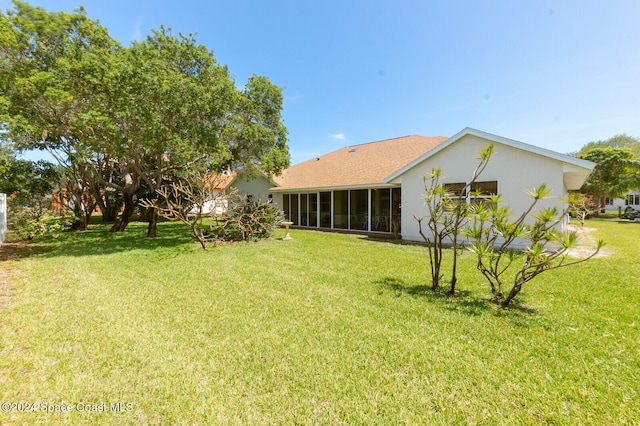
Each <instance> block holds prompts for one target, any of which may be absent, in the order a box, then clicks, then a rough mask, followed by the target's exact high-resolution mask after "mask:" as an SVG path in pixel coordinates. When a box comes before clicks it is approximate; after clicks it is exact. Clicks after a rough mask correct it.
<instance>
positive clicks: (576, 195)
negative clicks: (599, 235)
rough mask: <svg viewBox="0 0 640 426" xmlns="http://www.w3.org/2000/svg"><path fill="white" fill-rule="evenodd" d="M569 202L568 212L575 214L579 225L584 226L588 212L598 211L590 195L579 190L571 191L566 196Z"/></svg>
mask: <svg viewBox="0 0 640 426" xmlns="http://www.w3.org/2000/svg"><path fill="white" fill-rule="evenodd" d="M566 201H567V203H568V204H569V211H568V212H569V213H570V214H572V215H575V216H576V217H577V218H578V220H580V225H582V226H584V220H585V219H586V218H587V216H589V215H590V214H593V213H596V212H597V211H598V205H597V204H596V203H595V201H593V196H592V195H586V194H583V193H581V192H571V193H569V197H568V198H567V200H566Z"/></svg>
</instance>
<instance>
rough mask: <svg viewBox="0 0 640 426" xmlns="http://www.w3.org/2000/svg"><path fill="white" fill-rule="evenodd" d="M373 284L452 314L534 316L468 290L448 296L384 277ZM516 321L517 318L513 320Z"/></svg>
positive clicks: (518, 306) (527, 310)
mask: <svg viewBox="0 0 640 426" xmlns="http://www.w3.org/2000/svg"><path fill="white" fill-rule="evenodd" d="M373 284H374V285H375V286H377V287H380V288H382V289H386V290H389V291H392V292H394V294H395V295H396V296H401V295H402V294H406V295H409V296H412V297H423V298H425V299H426V300H428V301H430V302H433V303H438V304H439V305H440V306H441V307H442V308H443V309H446V310H448V311H452V312H454V311H455V312H461V313H464V314H466V315H470V316H478V315H482V314H486V313H491V314H493V315H496V316H500V317H512V318H513V317H514V316H515V317H519V316H521V315H523V314H524V315H534V314H536V313H537V312H536V310H535V309H533V308H531V307H528V306H526V305H522V304H520V303H519V302H518V301H515V302H513V304H512V305H511V306H510V307H509V308H507V309H503V308H500V307H498V306H497V305H496V304H495V303H494V302H493V301H491V300H490V299H487V298H480V297H475V296H473V294H472V293H471V292H470V291H468V290H457V291H456V292H455V293H454V294H449V293H447V292H446V290H440V291H433V290H432V289H431V286H426V285H415V286H412V285H408V284H406V283H405V282H404V281H403V280H400V279H397V278H392V277H385V278H382V279H379V280H376V281H374V282H373ZM513 319H516V320H517V318H513Z"/></svg>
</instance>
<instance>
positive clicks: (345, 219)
mask: <svg viewBox="0 0 640 426" xmlns="http://www.w3.org/2000/svg"><path fill="white" fill-rule="evenodd" d="M348 226H349V191H335V192H334V193H333V227H334V228H339V229H347V227H348Z"/></svg>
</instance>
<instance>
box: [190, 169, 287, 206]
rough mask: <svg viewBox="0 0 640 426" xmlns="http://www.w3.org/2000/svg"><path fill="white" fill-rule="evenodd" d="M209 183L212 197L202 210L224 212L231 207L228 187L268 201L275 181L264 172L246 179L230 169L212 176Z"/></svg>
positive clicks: (252, 197)
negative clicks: (226, 192) (227, 195)
mask: <svg viewBox="0 0 640 426" xmlns="http://www.w3.org/2000/svg"><path fill="white" fill-rule="evenodd" d="M207 184H208V185H209V186H210V187H211V188H210V189H211V198H210V199H209V200H208V201H207V202H205V204H204V206H203V208H202V212H203V213H204V214H209V213H215V214H222V213H224V212H225V211H227V208H228V207H229V200H228V199H227V197H226V194H225V191H226V189H227V188H231V187H233V188H234V189H236V190H237V191H238V193H239V194H240V195H244V196H247V197H249V198H250V199H253V200H262V201H268V200H271V197H272V195H271V194H270V193H269V190H270V189H271V187H273V185H275V182H274V181H273V179H271V178H269V177H268V176H267V175H266V174H264V173H259V174H258V176H256V177H254V178H252V179H245V178H243V177H242V176H240V175H239V174H238V173H236V172H234V171H228V172H224V173H222V174H219V175H212V176H210V177H209V178H208V182H207ZM194 209H195V208H194Z"/></svg>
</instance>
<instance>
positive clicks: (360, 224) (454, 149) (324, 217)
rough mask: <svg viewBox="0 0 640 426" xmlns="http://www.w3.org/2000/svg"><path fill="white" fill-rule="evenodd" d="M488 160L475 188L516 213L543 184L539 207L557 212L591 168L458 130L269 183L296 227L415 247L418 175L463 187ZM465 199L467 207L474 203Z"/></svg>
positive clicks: (374, 148)
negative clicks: (380, 237)
mask: <svg viewBox="0 0 640 426" xmlns="http://www.w3.org/2000/svg"><path fill="white" fill-rule="evenodd" d="M489 144H493V145H494V148H495V154H494V155H493V156H492V158H491V161H490V163H489V165H488V167H487V168H486V169H485V171H484V172H483V173H482V175H481V176H480V178H479V179H478V181H477V182H476V185H475V188H472V190H474V189H476V190H481V191H482V194H483V195H481V196H479V197H476V198H482V197H487V196H489V195H490V194H501V195H502V197H503V199H504V200H505V202H506V204H507V205H509V206H510V207H511V208H512V210H513V211H514V212H515V213H517V214H519V213H520V212H523V211H525V210H526V208H527V207H528V206H529V204H530V203H531V198H530V197H529V196H528V195H527V193H526V191H527V190H528V189H531V188H533V187H534V186H539V185H540V184H542V183H545V184H546V185H547V186H548V187H549V188H550V189H551V190H552V194H551V196H550V197H549V198H547V199H544V200H541V201H540V202H539V203H538V208H542V207H545V206H552V207H558V209H559V210H560V211H562V208H563V207H564V205H563V201H562V200H563V199H564V198H565V197H566V196H567V191H569V190H577V189H579V188H580V187H581V186H582V184H583V183H584V181H585V180H586V179H587V177H588V176H589V174H590V173H591V171H592V170H593V168H594V167H595V164H594V163H592V162H589V161H586V160H581V159H578V158H575V157H571V156H568V155H564V154H560V153H557V152H554V151H550V150H547V149H543V148H539V147H536V146H533V145H529V144H526V143H522V142H518V141H515V140H512V139H508V138H504V137H501V136H497V135H493V134H490V133H486V132H483V131H480V130H475V129H471V128H465V129H464V130H462V131H461V132H459V133H457V134H456V135H454V136H452V137H450V138H447V137H444V136H436V137H425V136H419V135H413V136H405V137H399V138H395V139H387V140H382V141H377V142H370V143H364V144H359V145H352V146H347V147H344V148H342V149H339V150H337V151H334V152H331V153H328V154H325V155H322V156H320V157H317V158H313V159H311V160H308V161H305V162H303V163H300V164H297V165H294V166H291V167H289V168H288V169H286V170H285V171H284V172H283V173H282V175H280V176H278V177H276V178H274V181H275V183H276V185H275V186H273V187H272V188H271V189H270V193H271V194H272V197H273V198H272V200H273V202H274V203H275V204H277V205H278V206H280V208H281V209H282V210H283V211H284V213H285V216H286V218H287V219H288V220H289V221H291V222H293V223H294V225H295V226H298V227H304V228H311V229H325V230H337V231H354V232H367V233H382V234H389V235H393V234H397V235H401V237H402V238H403V239H405V240H413V241H421V240H422V238H421V237H420V234H419V231H418V224H417V222H416V220H415V218H414V216H417V217H421V216H425V215H426V214H427V209H426V206H425V204H424V193H425V186H424V185H425V183H424V179H423V177H424V176H426V175H427V174H428V173H429V172H430V170H431V169H432V168H434V167H435V168H440V169H441V170H442V171H443V174H444V177H443V183H447V184H451V185H452V186H453V187H455V186H456V184H462V183H467V182H468V181H469V180H470V179H471V177H472V174H473V171H474V170H475V168H476V167H477V165H478V161H479V160H478V157H479V153H480V151H481V150H482V149H484V148H485V147H486V146H487V145H489ZM470 197H471V196H470V195H468V202H474V201H477V200H472V199H471V198H470Z"/></svg>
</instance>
